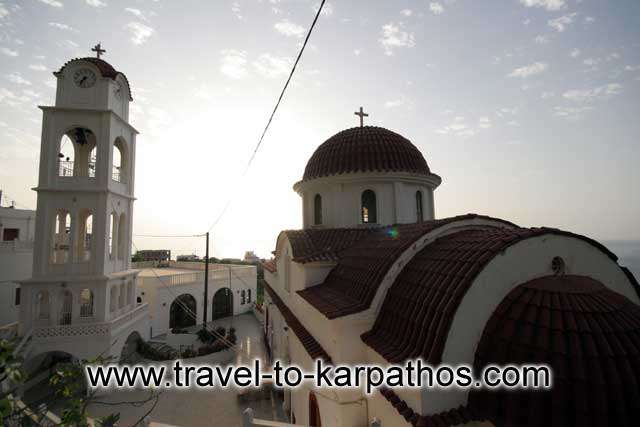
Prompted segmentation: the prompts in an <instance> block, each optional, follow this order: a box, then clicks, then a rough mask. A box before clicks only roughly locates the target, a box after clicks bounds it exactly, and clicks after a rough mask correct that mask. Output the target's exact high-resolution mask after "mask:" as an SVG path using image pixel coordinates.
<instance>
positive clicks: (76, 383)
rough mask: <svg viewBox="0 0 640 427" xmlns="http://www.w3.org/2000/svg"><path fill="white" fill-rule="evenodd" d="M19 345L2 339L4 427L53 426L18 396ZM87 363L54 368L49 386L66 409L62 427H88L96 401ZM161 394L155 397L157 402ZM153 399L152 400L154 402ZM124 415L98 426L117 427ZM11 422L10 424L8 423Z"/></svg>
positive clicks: (1, 411)
mask: <svg viewBox="0 0 640 427" xmlns="http://www.w3.org/2000/svg"><path fill="white" fill-rule="evenodd" d="M15 347H16V346H15V343H11V342H8V341H6V340H0V382H4V384H5V386H6V387H7V388H8V389H4V390H3V392H2V393H1V394H0V419H2V420H3V425H21V426H45V425H47V426H48V425H51V421H50V420H48V419H47V418H46V417H41V416H35V413H34V412H32V411H31V410H30V409H29V408H27V407H25V406H24V405H19V404H18V401H17V400H16V398H15V397H14V396H16V395H17V391H18V390H19V388H20V386H21V385H22V383H23V381H24V376H23V375H22V373H21V371H20V365H21V361H20V360H19V359H17V358H16V357H15V356H14V355H13V353H14V351H15ZM100 363H106V360H105V359H103V358H96V359H95V360H93V361H91V364H100ZM84 366H85V363H80V362H77V363H58V364H57V365H55V366H54V367H53V370H52V374H51V377H50V378H49V385H50V386H51V388H52V390H53V391H54V394H53V396H54V399H55V400H56V403H57V405H58V406H60V407H62V408H64V409H63V410H62V413H61V414H60V424H58V426H59V427H88V426H89V425H90V423H89V417H88V415H87V406H88V405H89V404H90V403H91V402H92V399H93V394H92V393H89V394H87V392H86V380H85V376H84ZM156 396H157V394H155V395H154V398H156V400H157V397H156ZM150 400H151V399H150ZM119 419H120V414H117V413H115V414H110V415H108V416H106V417H103V418H99V419H94V420H93V421H94V425H95V426H97V427H115V426H116V425H117V423H118V421H119ZM5 422H6V423H8V424H5Z"/></svg>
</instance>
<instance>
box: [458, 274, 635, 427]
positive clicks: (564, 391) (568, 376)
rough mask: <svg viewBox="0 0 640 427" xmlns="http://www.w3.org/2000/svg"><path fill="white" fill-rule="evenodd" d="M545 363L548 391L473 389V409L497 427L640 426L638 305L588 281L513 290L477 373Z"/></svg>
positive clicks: (538, 283) (496, 316)
mask: <svg viewBox="0 0 640 427" xmlns="http://www.w3.org/2000/svg"><path fill="white" fill-rule="evenodd" d="M525 362H526V363H547V364H549V365H550V366H551V368H552V369H553V388H552V390H550V391H548V392H541V391H535V392H534V391H519V392H513V391H511V392H508V391H504V390H500V391H488V390H473V391H472V392H471V393H470V396H469V403H468V406H469V407H470V408H471V409H472V410H473V411H476V412H477V413H479V414H481V415H482V416H483V417H485V418H487V419H489V420H491V421H492V422H493V423H494V424H495V425H496V426H498V427H500V426H527V427H538V426H539V427H543V426H545V427H546V426H551V425H553V426H556V425H557V426H568V427H572V426H575V427H578V426H580V427H583V426H637V425H639V424H640V306H639V305H636V304H634V303H632V302H631V301H630V300H628V299H627V298H626V297H624V296H622V295H620V294H618V293H616V292H614V291H612V290H610V289H608V288H606V287H605V286H604V285H602V284H601V283H599V282H596V281H595V280H593V279H591V278H588V277H583V276H548V277H543V278H538V279H535V280H532V281H530V282H528V283H525V284H523V285H520V286H518V287H516V288H515V289H513V290H512V291H511V292H510V293H509V294H508V295H507V297H505V298H504V300H503V301H502V302H501V303H500V304H499V305H498V307H497V308H496V310H495V311H494V313H493V315H492V316H491V318H490V319H489V321H488V322H487V324H486V326H485V329H484V332H483V334H482V338H481V339H480V342H479V344H478V347H477V350H476V357H475V362H474V365H475V370H476V371H479V370H480V369H482V368H483V367H484V366H486V365H487V364H489V363H497V364H507V363H513V364H522V363H525Z"/></svg>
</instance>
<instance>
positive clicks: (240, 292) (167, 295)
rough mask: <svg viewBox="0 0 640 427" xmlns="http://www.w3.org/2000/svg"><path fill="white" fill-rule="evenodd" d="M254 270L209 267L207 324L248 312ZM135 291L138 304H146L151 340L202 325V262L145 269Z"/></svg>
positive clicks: (253, 294)
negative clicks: (149, 315)
mask: <svg viewBox="0 0 640 427" xmlns="http://www.w3.org/2000/svg"><path fill="white" fill-rule="evenodd" d="M256 271H257V268H256V266H254V265H233V264H209V292H208V299H207V302H206V306H207V322H211V321H215V320H217V319H222V318H225V317H228V316H231V315H234V316H236V315H238V314H243V313H247V312H251V310H252V308H253V306H254V304H255V299H256V284H257V272H256ZM137 292H138V293H137V300H138V302H139V303H146V304H148V305H149V312H150V314H151V331H150V333H151V336H152V337H155V336H157V335H161V334H165V333H167V332H168V331H169V330H171V329H173V328H177V329H181V328H184V327H188V326H193V325H195V324H202V321H203V315H204V307H205V300H204V263H201V262H175V261H171V263H170V266H169V268H145V269H143V270H141V272H140V275H139V276H138V291H137ZM194 315H195V319H194Z"/></svg>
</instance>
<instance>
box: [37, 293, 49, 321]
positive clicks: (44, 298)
mask: <svg viewBox="0 0 640 427" xmlns="http://www.w3.org/2000/svg"><path fill="white" fill-rule="evenodd" d="M49 312H50V307H49V292H48V291H40V292H38V294H37V295H36V315H37V316H38V319H48V318H49Z"/></svg>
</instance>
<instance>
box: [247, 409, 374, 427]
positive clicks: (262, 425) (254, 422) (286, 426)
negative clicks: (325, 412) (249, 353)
mask: <svg viewBox="0 0 640 427" xmlns="http://www.w3.org/2000/svg"><path fill="white" fill-rule="evenodd" d="M368 425H369V426H370V427H382V422H381V421H380V420H378V419H377V418H374V419H373V420H372V421H371V422H370V423H369V424H368ZM254 426H256V427H307V426H306V425H303V424H290V423H283V422H280V421H270V420H261V419H259V418H253V409H251V408H247V409H245V410H244V412H243V413H242V427H254Z"/></svg>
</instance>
